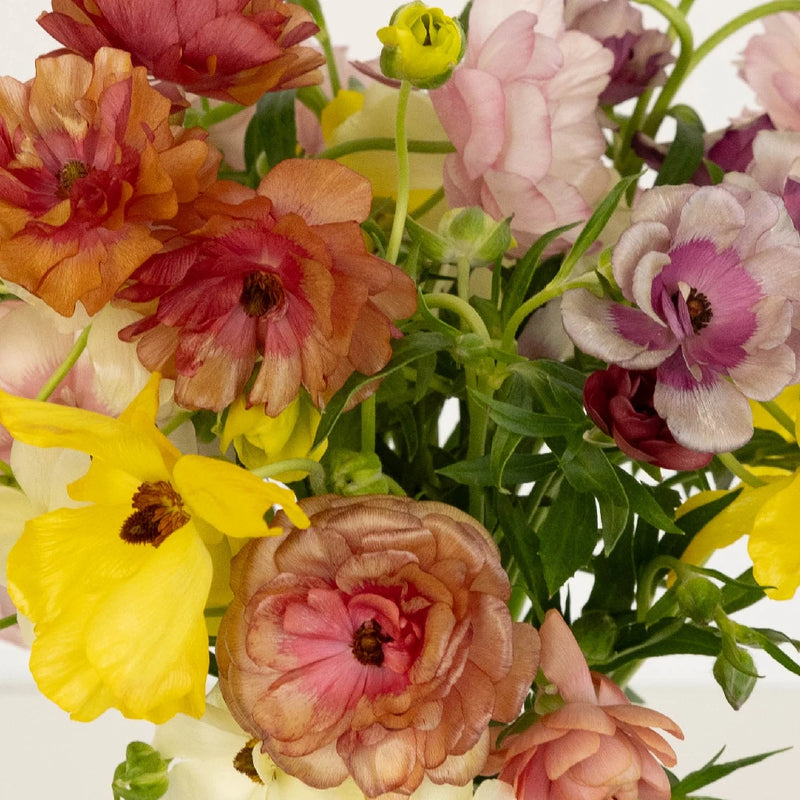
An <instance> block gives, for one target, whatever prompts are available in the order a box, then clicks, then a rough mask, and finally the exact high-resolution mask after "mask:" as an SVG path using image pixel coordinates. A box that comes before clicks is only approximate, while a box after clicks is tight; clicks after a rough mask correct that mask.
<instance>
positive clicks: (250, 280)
mask: <svg viewBox="0 0 800 800" xmlns="http://www.w3.org/2000/svg"><path fill="white" fill-rule="evenodd" d="M239 303H240V304H241V306H242V308H244V312H245V314H247V316H248V317H263V316H264V314H267V313H268V312H270V311H274V310H280V309H281V308H283V306H284V304H285V303H286V293H285V292H284V291H283V283H281V279H280V278H279V277H278V276H277V275H275V273H273V272H261V271H259V270H256V271H253V272H250V273H248V274H247V275H245V278H244V286H242V294H241V295H240V296H239Z"/></svg>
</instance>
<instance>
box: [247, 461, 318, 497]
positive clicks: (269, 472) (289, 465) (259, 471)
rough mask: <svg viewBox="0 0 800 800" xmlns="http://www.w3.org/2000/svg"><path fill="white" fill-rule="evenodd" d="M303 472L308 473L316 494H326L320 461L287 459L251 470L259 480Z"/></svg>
mask: <svg viewBox="0 0 800 800" xmlns="http://www.w3.org/2000/svg"><path fill="white" fill-rule="evenodd" d="M295 470H297V471H302V472H307V473H308V478H309V480H310V481H311V488H312V489H313V491H314V494H325V469H324V468H323V466H322V464H320V463H319V462H318V461H314V460H313V459H311V458H287V459H286V460H285V461H276V462H275V463H274V464H267V465H266V466H263V467H258V468H256V469H251V470H250V472H252V473H253V475H255V476H257V477H259V478H273V477H275V476H276V475H281V474H283V473H284V472H294V471H295Z"/></svg>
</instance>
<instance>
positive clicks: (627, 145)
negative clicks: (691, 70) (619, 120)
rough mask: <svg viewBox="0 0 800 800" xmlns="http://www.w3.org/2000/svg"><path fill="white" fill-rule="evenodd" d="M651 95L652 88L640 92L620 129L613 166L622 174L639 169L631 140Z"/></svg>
mask: <svg viewBox="0 0 800 800" xmlns="http://www.w3.org/2000/svg"><path fill="white" fill-rule="evenodd" d="M652 96H653V90H652V89H647V90H645V91H644V92H642V94H641V95H640V96H639V99H638V100H637V101H636V106H635V107H634V109H633V114H631V117H630V119H629V120H628V122H627V123H626V124H625V127H624V128H623V129H622V136H621V137H620V140H619V145H618V147H617V149H616V152H615V153H614V166H615V167H616V168H617V170H618V171H619V174H620V175H622V176H625V175H632V174H633V173H634V172H638V171H639V164H640V163H641V159H640V158H639V156H637V155H636V153H635V152H634V151H633V148H632V147H631V142H632V141H633V136H634V134H635V133H636V131H638V130H639V129H640V128H641V127H642V125H643V123H644V119H645V116H646V114H647V106H648V105H649V103H650V98H651V97H652Z"/></svg>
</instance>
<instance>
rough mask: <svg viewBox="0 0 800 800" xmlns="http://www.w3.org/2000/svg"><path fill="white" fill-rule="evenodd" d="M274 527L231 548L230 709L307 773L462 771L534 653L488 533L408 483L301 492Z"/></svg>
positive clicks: (396, 783) (362, 780) (315, 780)
mask: <svg viewBox="0 0 800 800" xmlns="http://www.w3.org/2000/svg"><path fill="white" fill-rule="evenodd" d="M301 505H302V507H303V509H304V511H305V512H306V513H307V514H308V516H309V518H310V520H311V525H310V527H309V528H308V529H307V530H304V531H301V530H299V529H297V528H293V527H292V526H291V525H290V524H289V523H288V521H287V520H286V518H285V517H283V516H282V515H279V516H278V517H276V520H275V521H276V523H277V524H279V525H281V526H282V527H283V528H284V532H285V533H284V535H283V536H282V537H280V538H278V539H269V540H268V539H263V540H262V541H260V542H259V543H258V544H257V545H256V546H253V547H247V548H245V549H244V550H243V551H242V552H241V553H240V554H239V555H238V556H237V557H236V558H235V559H234V564H233V569H232V579H231V584H232V586H233V590H234V600H233V602H232V603H231V605H230V607H229V609H228V612H227V613H226V615H225V617H224V618H223V621H222V625H221V626H220V630H219V637H218V639H217V661H218V664H219V671H220V686H221V688H222V693H223V696H224V697H225V701H226V703H227V704H228V706H229V708H230V709H231V711H232V713H233V715H234V717H235V718H236V720H237V721H238V722H239V724H240V725H241V726H242V727H243V728H244V729H245V730H246V731H248V732H249V733H251V734H252V735H253V736H255V737H256V738H258V739H259V740H262V741H263V750H264V751H265V752H267V753H269V755H270V756H271V757H272V758H273V759H274V761H275V763H276V764H278V766H279V767H281V768H282V769H284V770H286V771H287V772H288V773H289V774H291V775H294V776H295V777H298V778H300V779H301V780H302V781H304V782H305V783H307V784H309V785H310V786H314V787H317V788H327V787H332V786H338V785H339V784H340V783H342V781H344V780H345V779H346V778H347V777H348V775H349V776H352V778H353V779H354V780H355V782H356V784H357V785H358V787H359V788H360V789H361V790H362V791H363V792H364V794H366V795H367V797H376V796H378V795H381V794H384V793H387V792H398V793H400V794H410V793H411V792H412V791H413V790H414V789H415V788H416V787H418V786H419V785H420V784H421V783H422V781H423V779H424V778H425V776H426V775H427V776H428V778H430V779H431V780H432V781H433V782H435V783H450V784H453V785H463V784H465V783H467V782H468V781H470V780H472V778H473V777H474V776H475V775H476V774H477V773H478V772H479V771H480V770H481V768H482V767H483V765H484V762H485V759H486V757H487V755H488V752H489V721H490V719H496V720H500V721H506V722H508V721H511V720H513V719H514V718H515V717H516V715H517V714H518V713H519V711H520V708H521V705H522V701H523V699H524V697H525V695H526V693H527V691H528V689H529V687H530V682H531V680H532V679H533V677H534V675H535V673H536V669H537V666H538V636H537V634H536V631H535V629H534V628H532V627H530V626H528V625H525V624H523V623H514V622H512V620H511V616H510V614H509V611H508V607H507V601H508V598H509V594H510V586H509V582H508V578H507V576H506V574H505V572H504V571H503V569H502V566H501V565H500V559H499V553H498V550H497V547H496V545H495V544H494V542H493V541H492V540H491V538H490V536H489V534H488V532H487V531H486V530H485V529H484V528H482V527H481V526H480V525H479V524H478V523H477V522H476V521H475V520H473V519H472V518H471V517H469V516H467V515H466V514H464V513H463V512H462V511H459V510H458V509H456V508H452V507H450V506H446V505H444V504H441V503H434V502H417V501H414V500H412V499H410V498H406V497H402V498H400V497H390V496H383V495H372V496H363V497H352V498H344V497H337V496H334V495H328V496H323V497H314V498H309V499H307V500H304V501H301Z"/></svg>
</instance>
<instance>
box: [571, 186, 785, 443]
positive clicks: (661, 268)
mask: <svg viewBox="0 0 800 800" xmlns="http://www.w3.org/2000/svg"><path fill="white" fill-rule="evenodd" d="M612 269H613V274H614V278H615V280H616V282H617V284H618V285H619V287H620V289H621V291H622V294H623V296H624V298H625V301H627V302H625V303H623V302H615V301H613V300H611V299H609V298H597V297H595V296H594V295H592V294H590V293H589V292H588V291H585V290H583V289H578V290H574V291H570V292H567V293H566V294H565V295H564V300H563V303H562V316H563V321H564V327H565V329H566V331H567V333H568V334H569V336H570V338H571V339H572V340H573V341H574V342H575V344H576V346H577V347H579V348H580V349H581V350H583V351H584V352H586V353H588V354H590V355H594V356H597V357H598V358H602V359H603V360H604V361H607V362H609V363H613V364H617V365H619V366H621V367H624V368H625V369H635V370H646V369H653V368H655V369H656V386H655V389H654V392H653V408H654V409H655V411H656V412H657V413H658V414H659V415H660V416H661V417H663V418H664V419H665V420H666V423H667V426H668V427H669V430H670V432H671V433H672V435H673V436H674V437H675V440H676V441H677V442H678V443H679V444H682V445H683V446H684V447H688V448H690V449H692V450H701V451H708V452H724V451H730V450H733V449H735V448H737V447H741V446H742V445H744V444H745V443H746V442H747V441H748V440H749V439H750V437H751V436H752V434H753V418H752V413H751V411H750V405H749V403H748V398H752V399H754V400H770V399H772V398H773V397H775V396H776V395H777V394H778V393H779V392H780V391H781V390H782V389H783V388H784V387H785V386H787V385H789V384H790V383H796V382H797V381H798V367H800V364H799V363H798V359H797V354H798V351H799V350H800V335H798V330H797V328H798V327H800V320H798V312H799V311H800V236H798V233H797V231H796V230H795V228H794V225H793V224H792V220H791V219H790V217H789V215H788V213H787V211H786V207H785V206H784V204H783V203H782V202H781V200H780V198H779V197H776V196H775V195H774V194H771V193H769V192H765V191H762V190H760V189H748V188H745V187H743V186H735V185H732V184H728V183H725V184H720V185H718V186H703V187H696V186H688V185H684V186H661V187H656V188H654V189H650V190H648V191H646V192H644V193H643V194H642V195H641V196H640V197H639V198H638V200H637V201H636V203H635V205H634V208H633V213H632V216H631V226H630V228H628V230H627V231H625V232H624V233H623V234H622V236H621V237H620V239H619V242H618V243H617V245H616V247H615V248H614V251H613V254H612Z"/></svg>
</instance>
